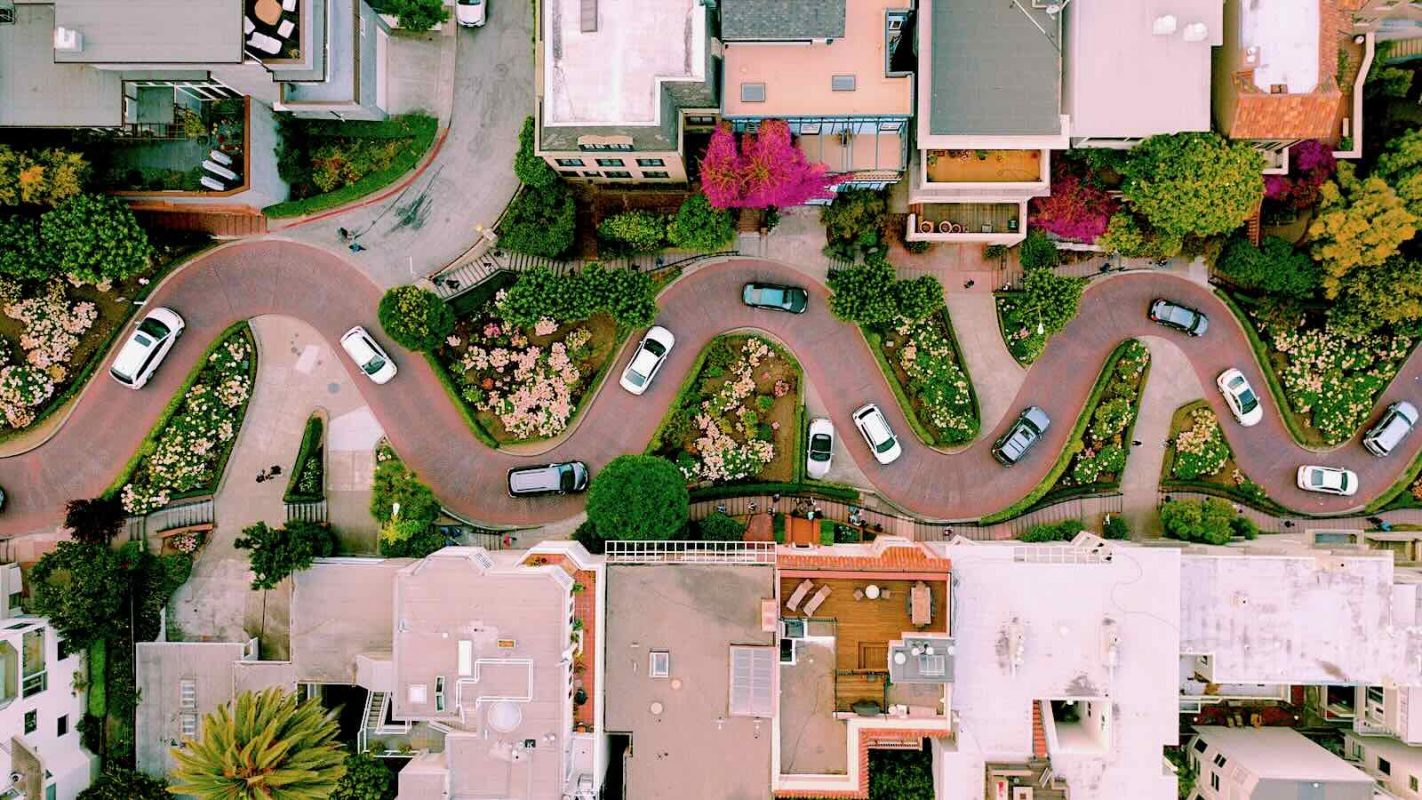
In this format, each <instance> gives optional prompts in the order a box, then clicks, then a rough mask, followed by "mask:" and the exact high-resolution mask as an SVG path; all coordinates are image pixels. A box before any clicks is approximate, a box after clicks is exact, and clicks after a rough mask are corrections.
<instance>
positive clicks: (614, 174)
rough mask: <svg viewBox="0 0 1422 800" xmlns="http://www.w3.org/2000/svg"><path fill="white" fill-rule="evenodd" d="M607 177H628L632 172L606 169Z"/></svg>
mask: <svg viewBox="0 0 1422 800" xmlns="http://www.w3.org/2000/svg"><path fill="white" fill-rule="evenodd" d="M607 177H609V178H630V177H632V173H630V172H627V171H626V170H618V169H613V170H608V171H607Z"/></svg>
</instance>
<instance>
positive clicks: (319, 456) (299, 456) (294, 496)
mask: <svg viewBox="0 0 1422 800" xmlns="http://www.w3.org/2000/svg"><path fill="white" fill-rule="evenodd" d="M325 427H326V426H325V423H323V422H322V421H321V417H319V416H317V415H315V414H312V415H311V417H310V418H309V419H307V420H306V428H305V430H303V431H302V432H301V447H300V448H299V449H298V450H297V451H296V461H295V463H293V464H292V467H291V480H290V481H289V482H288V483H287V486H286V493H285V495H284V496H283V498H282V499H283V500H284V501H285V502H288V503H299V502H313V501H316V500H320V499H321V498H322V497H324V496H325V494H326V465H325V458H324V457H323V453H322V451H323V449H324V448H323V446H322V434H323V433H324V432H325Z"/></svg>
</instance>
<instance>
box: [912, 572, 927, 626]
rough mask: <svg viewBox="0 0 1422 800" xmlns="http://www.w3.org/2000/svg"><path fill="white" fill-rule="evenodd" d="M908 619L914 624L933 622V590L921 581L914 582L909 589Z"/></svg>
mask: <svg viewBox="0 0 1422 800" xmlns="http://www.w3.org/2000/svg"><path fill="white" fill-rule="evenodd" d="M909 620H910V621H911V622H912V623H913V624H914V625H929V624H932V622H933V592H932V591H931V590H930V589H929V588H928V584H926V583H924V582H923V581H919V582H918V583H915V584H914V585H913V588H912V589H910V590H909Z"/></svg>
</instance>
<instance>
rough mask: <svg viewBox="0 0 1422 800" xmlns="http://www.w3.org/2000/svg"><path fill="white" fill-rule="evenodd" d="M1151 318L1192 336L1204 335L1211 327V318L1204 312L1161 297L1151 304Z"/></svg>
mask: <svg viewBox="0 0 1422 800" xmlns="http://www.w3.org/2000/svg"><path fill="white" fill-rule="evenodd" d="M1150 318H1151V320H1152V321H1155V322H1159V323H1160V324H1161V325H1164V326H1165V327H1167V328H1174V329H1175V330H1177V331H1181V332H1182V333H1188V334H1189V335H1191V336H1204V335H1205V331H1206V330H1208V329H1209V327H1210V319H1209V317H1206V316H1205V315H1204V314H1201V313H1200V312H1198V311H1196V310H1195V309H1193V308H1190V307H1189V306H1182V305H1180V304H1179V303H1173V302H1171V301H1169V300H1162V299H1159V298H1157V299H1156V300H1155V302H1153V303H1151V304H1150Z"/></svg>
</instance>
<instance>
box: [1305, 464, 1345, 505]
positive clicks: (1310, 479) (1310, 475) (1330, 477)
mask: <svg viewBox="0 0 1422 800" xmlns="http://www.w3.org/2000/svg"><path fill="white" fill-rule="evenodd" d="M1298 483H1299V488H1300V489H1303V490H1304V491H1305V492H1321V493H1323V494H1338V495H1342V496H1344V497H1352V496H1353V494H1354V493H1355V492H1357V491H1358V476H1357V475H1356V474H1354V472H1353V471H1352V470H1349V469H1343V468H1342V467H1320V466H1318V465H1316V464H1305V465H1304V466H1302V467H1299V479H1298Z"/></svg>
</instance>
